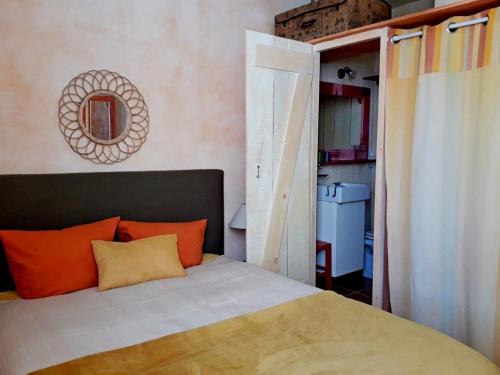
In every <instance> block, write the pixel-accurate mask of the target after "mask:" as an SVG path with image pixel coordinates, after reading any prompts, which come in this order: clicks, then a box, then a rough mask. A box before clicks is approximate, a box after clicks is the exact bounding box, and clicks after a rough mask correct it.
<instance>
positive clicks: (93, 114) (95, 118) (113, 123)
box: [80, 93, 130, 142]
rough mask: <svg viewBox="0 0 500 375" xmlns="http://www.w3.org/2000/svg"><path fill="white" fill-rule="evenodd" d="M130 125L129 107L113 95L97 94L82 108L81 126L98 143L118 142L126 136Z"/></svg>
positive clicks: (87, 100) (88, 99) (89, 98)
mask: <svg viewBox="0 0 500 375" xmlns="http://www.w3.org/2000/svg"><path fill="white" fill-rule="evenodd" d="M129 124H130V112H129V109H128V107H127V106H126V104H125V103H124V102H122V100H120V98H118V97H117V96H115V95H113V94H111V93H95V94H93V95H91V96H90V97H88V98H87V99H86V100H85V101H84V102H83V104H82V108H80V125H81V126H82V127H83V129H84V131H85V132H86V133H87V134H88V135H90V136H91V137H92V138H94V139H95V140H97V141H103V142H112V141H116V140H117V139H119V138H120V137H121V136H123V135H125V134H126V131H127V130H128V128H129Z"/></svg>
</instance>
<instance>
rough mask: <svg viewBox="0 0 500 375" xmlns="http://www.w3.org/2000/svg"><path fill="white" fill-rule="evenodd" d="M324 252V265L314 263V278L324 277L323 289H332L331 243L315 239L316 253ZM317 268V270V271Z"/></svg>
mask: <svg viewBox="0 0 500 375" xmlns="http://www.w3.org/2000/svg"><path fill="white" fill-rule="evenodd" d="M322 251H324V252H325V265H324V266H320V265H319V264H317V265H316V279H319V278H321V277H324V278H325V289H326V290H332V282H333V279H332V244H331V243H328V242H323V241H316V254H318V253H320V252H322ZM318 270H319V271H318Z"/></svg>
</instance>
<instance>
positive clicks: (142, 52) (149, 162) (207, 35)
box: [0, 0, 307, 258]
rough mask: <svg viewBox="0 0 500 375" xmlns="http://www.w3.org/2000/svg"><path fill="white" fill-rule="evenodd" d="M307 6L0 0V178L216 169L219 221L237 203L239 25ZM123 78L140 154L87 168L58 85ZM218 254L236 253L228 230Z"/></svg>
mask: <svg viewBox="0 0 500 375" xmlns="http://www.w3.org/2000/svg"><path fill="white" fill-rule="evenodd" d="M305 2H307V0H198V1H196V0H146V1H145V0H135V1H133V0H106V1H102V0H85V1H84V0H43V1H42V0H40V1H30V0H2V1H1V2H0V35H1V36H2V37H1V39H0V173H59V172H84V171H125V170H168V169H192V168H219V169H223V170H224V171H225V193H226V197H225V207H226V211H225V216H226V222H229V220H230V219H231V217H232V215H233V213H234V212H235V211H236V209H237V207H238V206H239V204H240V203H241V202H243V201H244V199H245V189H244V175H245V173H244V158H245V147H244V137H245V120H244V111H245V109H244V105H245V102H244V30H245V29H252V30H257V31H263V32H272V30H273V22H274V17H273V16H274V14H276V13H279V12H282V11H284V10H286V9H289V8H292V7H294V6H296V5H298V4H301V3H305ZM90 69H108V70H112V71H116V72H118V73H120V74H122V75H124V76H126V77H127V78H129V79H130V80H131V81H132V82H133V83H134V84H135V85H136V86H137V87H138V88H139V90H140V91H141V93H142V94H143V96H144V98H145V100H146V102H147V104H148V107H149V111H150V117H151V121H150V133H149V136H148V139H147V141H146V143H145V144H144V146H143V148H142V149H141V150H140V151H139V152H138V153H137V154H135V155H133V156H132V157H131V158H129V159H128V160H126V161H125V162H123V163H120V164H116V165H112V166H99V165H94V164H92V163H91V162H89V161H86V160H84V159H82V158H81V157H80V156H78V155H76V154H75V153H74V152H73V151H71V149H70V148H69V147H68V145H67V144H66V142H65V140H64V138H63V136H62V134H61V133H60V131H59V128H58V118H57V110H58V106H57V102H58V100H59V97H60V94H61V90H62V89H63V87H64V86H65V85H66V84H67V83H68V81H69V80H70V79H71V78H73V76H75V75H77V74H78V73H81V72H84V71H87V70H90ZM226 253H227V255H229V256H232V257H234V258H242V257H243V256H244V236H243V235H242V233H238V232H235V231H233V230H230V229H229V228H227V230H226Z"/></svg>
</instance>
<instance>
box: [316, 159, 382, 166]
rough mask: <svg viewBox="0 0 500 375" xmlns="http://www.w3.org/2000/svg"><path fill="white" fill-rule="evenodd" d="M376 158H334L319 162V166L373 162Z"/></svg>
mask: <svg viewBox="0 0 500 375" xmlns="http://www.w3.org/2000/svg"><path fill="white" fill-rule="evenodd" d="M376 161H377V160H376V159H363V160H335V161H328V162H325V163H319V166H320V167H325V166H328V165H344V164H368V163H375V162H376Z"/></svg>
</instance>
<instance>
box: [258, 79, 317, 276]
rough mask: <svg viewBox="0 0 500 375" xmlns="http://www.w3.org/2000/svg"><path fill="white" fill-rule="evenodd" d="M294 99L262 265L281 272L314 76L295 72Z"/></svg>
mask: <svg viewBox="0 0 500 375" xmlns="http://www.w3.org/2000/svg"><path fill="white" fill-rule="evenodd" d="M294 78H295V82H294V85H293V92H292V99H291V104H290V107H289V112H288V116H287V123H286V125H285V129H284V135H283V148H282V151H281V153H280V155H279V159H278V164H277V165H278V168H277V172H276V180H275V181H276V182H275V184H274V189H273V200H272V205H271V212H270V215H269V216H268V223H267V225H266V234H265V236H264V238H265V240H264V253H263V259H262V266H263V267H264V268H266V269H268V270H271V271H277V270H278V258H279V251H280V245H281V240H282V237H283V229H284V225H285V220H286V214H287V209H288V202H289V198H290V188H291V185H292V181H293V175H294V172H295V167H296V164H297V156H298V153H299V147H300V139H301V135H302V129H303V127H304V121H305V116H306V112H307V103H308V101H309V94H310V91H311V82H312V76H311V75H308V74H307V75H305V74H299V73H295V77H294Z"/></svg>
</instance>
